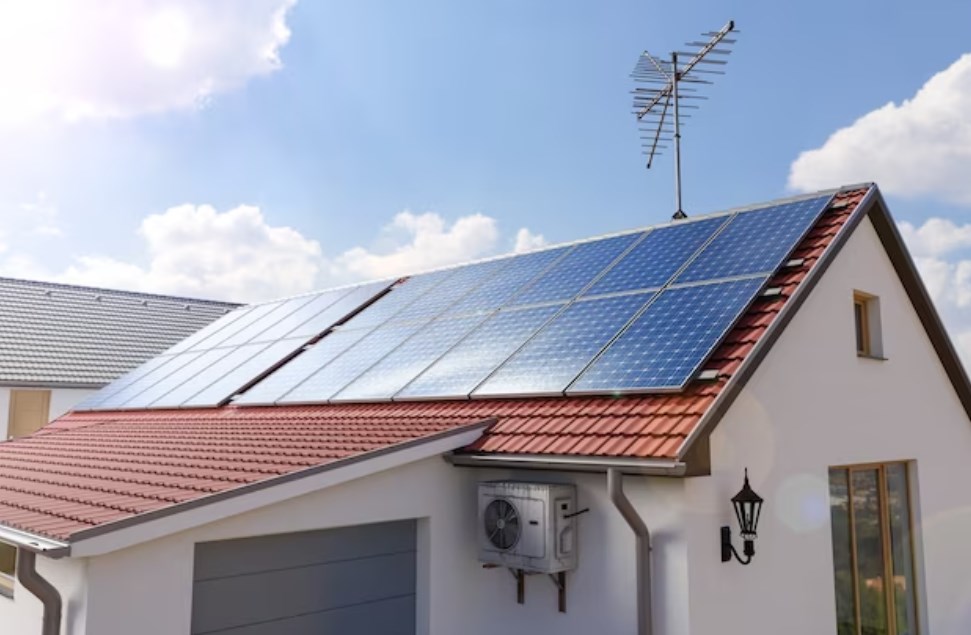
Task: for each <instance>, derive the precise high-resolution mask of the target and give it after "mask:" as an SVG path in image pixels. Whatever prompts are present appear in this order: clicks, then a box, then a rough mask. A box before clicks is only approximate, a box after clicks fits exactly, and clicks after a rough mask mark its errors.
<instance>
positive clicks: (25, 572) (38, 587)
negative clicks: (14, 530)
mask: <svg viewBox="0 0 971 635" xmlns="http://www.w3.org/2000/svg"><path fill="white" fill-rule="evenodd" d="M17 579H18V580H20V583H21V584H22V585H24V588H25V589H27V590H28V591H30V592H31V593H33V594H34V595H35V596H37V599H39V600H40V601H41V604H43V605H44V622H43V626H42V627H41V635H60V632H61V606H62V602H61V594H60V593H58V591H57V589H56V588H54V585H53V584H51V583H50V582H48V581H47V580H46V579H45V578H43V577H42V576H41V575H40V573H38V572H37V554H36V553H34V552H33V551H28V550H26V549H20V550H18V553H17Z"/></svg>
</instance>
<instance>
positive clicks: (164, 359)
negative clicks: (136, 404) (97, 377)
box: [74, 354, 176, 410]
mask: <svg viewBox="0 0 971 635" xmlns="http://www.w3.org/2000/svg"><path fill="white" fill-rule="evenodd" d="M175 357H176V356H175V355H164V354H163V355H159V356H158V357H153V358H152V359H150V360H148V361H147V362H145V363H144V364H142V365H141V366H139V367H138V368H136V369H134V370H133V371H131V372H130V373H127V374H125V375H123V376H121V377H119V378H118V379H116V380H115V381H113V382H111V384H109V385H108V386H105V387H104V388H102V389H101V390H99V391H98V392H96V393H94V394H93V395H91V396H89V397H87V398H86V399H84V400H83V401H81V402H80V403H79V404H78V405H76V406H75V407H74V409H75V410H91V409H94V408H98V407H100V406H101V404H103V403H108V402H110V401H111V399H112V398H113V397H114V396H115V395H116V394H117V393H118V392H120V391H121V390H122V389H124V388H127V387H128V386H130V385H131V384H133V383H135V382H136V381H137V380H139V379H141V378H142V377H144V376H145V375H148V374H149V373H152V372H155V371H156V370H157V369H159V368H160V367H162V366H164V365H165V364H167V363H169V361H171V360H172V359H174V358H175Z"/></svg>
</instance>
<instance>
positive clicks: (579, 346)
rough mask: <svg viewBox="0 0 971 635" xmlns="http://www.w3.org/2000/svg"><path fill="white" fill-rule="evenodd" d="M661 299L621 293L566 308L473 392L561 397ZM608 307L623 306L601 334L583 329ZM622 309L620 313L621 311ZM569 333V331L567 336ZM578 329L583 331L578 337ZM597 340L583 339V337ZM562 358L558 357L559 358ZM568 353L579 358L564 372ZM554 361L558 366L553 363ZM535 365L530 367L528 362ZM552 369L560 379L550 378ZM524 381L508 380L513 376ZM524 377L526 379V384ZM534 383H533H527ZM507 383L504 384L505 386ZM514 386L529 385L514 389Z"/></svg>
mask: <svg viewBox="0 0 971 635" xmlns="http://www.w3.org/2000/svg"><path fill="white" fill-rule="evenodd" d="M656 297H657V292H656V291H640V292H636V293H626V294H621V295H611V296H600V297H595V298H585V299H580V300H577V301H575V302H572V303H570V304H569V305H567V306H566V307H565V308H564V309H563V310H562V311H561V312H559V313H557V314H556V315H554V316H553V317H552V318H551V319H550V320H549V321H548V322H547V323H546V324H545V325H543V327H542V328H541V329H540V330H539V331H537V332H536V333H534V334H533V336H532V337H531V338H530V339H529V340H528V341H527V342H526V343H524V344H523V345H522V346H520V347H519V349H518V350H516V352H515V353H513V354H512V355H510V356H509V357H508V358H507V359H506V360H505V361H504V362H503V363H502V364H501V365H500V366H498V367H497V368H496V369H495V370H493V372H492V373H490V375H489V376H488V377H486V378H485V379H484V380H483V381H482V382H480V383H479V385H478V386H476V388H475V390H474V391H472V396H473V397H486V398H502V397H551V396H562V395H563V393H564V391H565V390H566V389H567V387H568V386H569V385H570V384H571V383H573V381H574V380H575V379H576V378H577V376H578V375H579V374H580V373H581V372H582V371H583V370H584V369H585V368H587V366H589V365H590V363H591V362H592V361H593V360H594V359H596V358H597V356H598V355H599V354H600V352H601V351H602V350H603V349H604V348H605V347H606V346H608V345H609V344H610V342H612V341H613V340H614V338H615V337H616V336H617V334H618V333H620V332H621V331H623V330H624V329H625V328H626V327H627V325H628V324H630V322H631V321H632V320H633V319H634V318H635V317H636V316H637V315H639V314H640V313H641V311H642V310H643V309H644V308H645V307H646V306H647V304H648V303H650V302H651V301H652V300H653V299H654V298H656ZM607 305H620V306H619V307H617V308H615V309H613V310H612V311H610V312H608V313H607V315H608V316H609V317H608V318H607V319H608V320H613V321H607V322H604V321H603V320H599V321H598V323H597V328H598V329H600V330H599V331H597V330H593V331H591V330H589V329H587V330H583V329H581V328H580V327H579V325H577V322H578V321H583V320H587V321H590V319H591V318H594V317H595V316H594V315H593V313H594V312H597V311H598V309H600V312H601V313H604V312H605V311H604V310H602V309H601V307H604V306H607ZM621 311H622V312H621ZM564 331H565V332H564ZM574 331H582V332H580V333H574ZM591 333H592V334H593V335H592V336H593V337H595V338H596V339H595V340H594V341H592V342H589V341H588V342H584V341H582V339H581V338H582V337H583V336H587V337H590V336H591V335H590V334H591ZM557 354H559V357H557ZM567 355H570V356H572V358H573V359H574V360H575V361H574V362H572V364H571V365H570V366H569V367H567V368H566V369H565V370H558V369H560V368H562V364H560V363H558V362H560V360H561V359H562V358H563V357H565V356H567ZM551 358H552V359H553V360H554V362H555V363H550V360H551ZM531 363H532V364H533V365H532V366H530V364H531ZM554 369H556V370H557V371H558V376H556V377H554V376H553V375H551V373H552V372H554ZM516 373H518V376H519V377H520V379H508V378H507V377H508V376H509V375H513V377H516ZM522 378H526V379H525V381H524V380H523V379H522ZM529 381H532V382H533V383H532V384H529V383H528V382H529ZM504 382H505V383H504ZM510 384H517V385H519V386H523V385H526V386H527V387H525V388H522V389H519V390H513V386H511V385H510Z"/></svg>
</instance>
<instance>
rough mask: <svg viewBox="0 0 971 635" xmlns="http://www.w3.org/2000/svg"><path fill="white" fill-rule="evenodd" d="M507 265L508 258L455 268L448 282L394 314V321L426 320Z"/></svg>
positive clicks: (442, 310)
mask: <svg viewBox="0 0 971 635" xmlns="http://www.w3.org/2000/svg"><path fill="white" fill-rule="evenodd" d="M508 266H509V259H500V260H489V261H486V262H477V263H473V264H471V265H466V266H464V267H460V268H458V269H456V270H455V273H454V275H453V276H452V277H451V278H449V281H448V284H442V285H439V286H437V287H435V289H434V290H433V291H432V292H430V293H428V294H426V295H425V296H424V297H423V298H422V299H421V302H415V303H413V304H411V305H410V306H408V307H406V308H405V309H404V310H402V311H401V312H399V313H398V314H397V315H395V316H394V319H393V321H395V322H411V321H428V320H431V319H432V318H434V317H437V316H439V315H440V314H442V313H443V312H444V311H445V310H446V309H448V307H449V306H451V305H453V304H454V303H455V302H456V301H458V299H459V298H461V297H463V296H464V295H466V294H468V293H469V292H471V291H472V290H473V289H475V288H476V287H478V286H479V285H481V284H483V283H485V282H486V281H488V280H490V279H491V278H493V277H494V276H496V275H498V274H499V273H500V272H501V271H502V270H503V269H504V268H506V267H508Z"/></svg>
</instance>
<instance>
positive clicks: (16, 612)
mask: <svg viewBox="0 0 971 635" xmlns="http://www.w3.org/2000/svg"><path fill="white" fill-rule="evenodd" d="M86 564H87V562H86V560H85V559H76V560H70V559H69V560H49V559H47V558H44V557H38V558H37V571H38V572H39V573H40V574H41V575H42V576H43V577H44V578H46V579H47V580H49V581H50V582H51V584H53V585H54V586H55V587H57V590H58V591H59V592H60V594H61V599H62V601H63V608H62V611H63V616H62V622H61V624H62V625H61V632H62V633H63V634H64V635H70V634H73V633H84V632H85V630H84V628H85V624H86V622H87V616H86V609H87V595H86V593H87V587H86V584H85V567H86ZM43 615H44V607H43V605H42V604H41V602H40V600H38V599H37V598H36V597H34V596H33V595H32V594H31V593H30V592H29V591H28V590H27V589H25V588H23V586H21V584H20V582H16V583H15V585H14V594H13V597H12V598H10V597H6V596H0V633H2V634H3V635H40V632H41V624H42V619H43ZM87 632H89V633H90V632H91V631H87ZM131 632H132V633H137V632H138V631H131Z"/></svg>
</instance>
